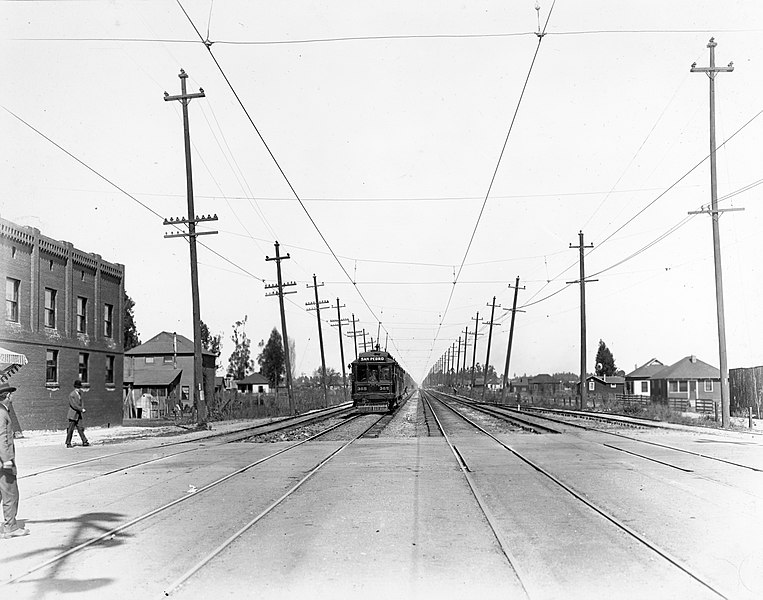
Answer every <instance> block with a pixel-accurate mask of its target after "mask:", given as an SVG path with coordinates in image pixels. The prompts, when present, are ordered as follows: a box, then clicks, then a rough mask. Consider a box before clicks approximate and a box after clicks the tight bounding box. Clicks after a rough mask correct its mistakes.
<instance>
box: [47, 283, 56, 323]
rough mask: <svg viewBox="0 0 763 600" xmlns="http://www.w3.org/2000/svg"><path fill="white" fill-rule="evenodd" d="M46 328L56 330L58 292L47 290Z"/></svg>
mask: <svg viewBox="0 0 763 600" xmlns="http://www.w3.org/2000/svg"><path fill="white" fill-rule="evenodd" d="M45 327H50V328H51V329H55V328H56V290H54V289H51V288H45Z"/></svg>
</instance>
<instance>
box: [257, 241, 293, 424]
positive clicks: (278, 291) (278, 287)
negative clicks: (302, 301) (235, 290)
mask: <svg viewBox="0 0 763 600" xmlns="http://www.w3.org/2000/svg"><path fill="white" fill-rule="evenodd" d="M275 249H276V255H275V256H274V257H270V256H266V257H265V260H266V261H275V263H276V274H277V277H278V283H271V284H265V289H266V290H269V289H273V290H275V291H274V292H268V293H266V294H265V296H278V303H279V304H280V307H281V337H283V347H284V353H283V354H284V359H285V362H286V393H287V395H288V397H289V412H291V414H292V415H296V414H297V408H296V406H295V405H294V392H293V390H292V387H291V359H290V358H289V337H288V334H287V333H286V310H285V308H284V304H283V297H284V295H286V294H296V293H297V290H284V288H285V287H291V286H294V285H297V283H296V282H295V281H288V282H286V283H284V282H283V279H282V278H281V261H282V260H288V259H289V258H291V256H289V254H288V253H287V254H286V256H281V253H280V250H279V249H280V244H279V243H278V242H277V241H276V242H275ZM277 379H278V378H276V385H278V380H277Z"/></svg>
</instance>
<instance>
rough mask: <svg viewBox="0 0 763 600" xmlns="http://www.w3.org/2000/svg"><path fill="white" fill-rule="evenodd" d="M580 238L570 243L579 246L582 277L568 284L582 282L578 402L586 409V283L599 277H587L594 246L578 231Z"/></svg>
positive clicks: (581, 407)
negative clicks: (587, 262)
mask: <svg viewBox="0 0 763 600" xmlns="http://www.w3.org/2000/svg"><path fill="white" fill-rule="evenodd" d="M578 238H579V239H580V245H579V246H573V245H572V244H570V248H577V249H578V250H579V251H580V279H578V280H577V281H568V282H567V285H569V284H572V283H579V284H580V383H579V384H578V386H579V389H578V402H579V403H580V406H579V408H580V410H585V407H586V406H587V404H588V393H587V390H586V383H585V382H586V314H585V284H586V283H593V282H595V281H599V280H598V279H588V280H587V279H586V278H585V249H586V248H593V244H589V245H588V246H586V245H585V243H584V242H583V232H582V231H580V232H578Z"/></svg>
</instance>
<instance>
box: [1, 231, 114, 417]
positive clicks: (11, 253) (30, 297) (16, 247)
mask: <svg viewBox="0 0 763 600" xmlns="http://www.w3.org/2000/svg"><path fill="white" fill-rule="evenodd" d="M0 259H1V260H0V265H2V270H0V284H2V285H3V286H5V284H6V279H7V278H9V277H10V278H13V279H16V280H18V281H19V282H20V286H19V319H18V322H13V321H11V320H9V315H8V314H6V310H5V307H4V308H3V315H2V318H0V346H3V347H5V348H7V349H9V350H12V351H14V352H20V353H22V354H24V355H25V356H26V357H27V360H28V361H29V362H28V364H27V365H26V366H25V367H23V368H21V369H20V370H19V371H18V372H17V373H16V374H14V375H13V376H12V378H11V380H10V383H11V384H12V385H14V386H16V387H17V388H18V391H17V392H16V393H15V394H14V408H15V411H16V414H17V415H18V418H19V422H20V424H21V427H22V429H27V430H28V429H62V428H65V427H66V424H67V419H66V412H67V410H68V395H69V392H70V391H71V390H72V389H73V388H72V384H73V382H74V380H75V379H77V378H78V377H79V358H80V354H86V355H87V357H88V377H87V379H88V382H87V386H86V387H87V389H88V390H89V391H88V392H87V393H86V394H85V407H86V409H87V413H86V415H85V416H86V421H85V422H86V425H87V424H89V425H107V424H110V425H119V424H121V423H122V380H123V378H122V374H123V362H124V351H123V347H122V327H121V319H122V304H123V303H122V298H123V289H124V288H123V278H124V267H122V265H117V264H112V263H108V262H106V261H103V260H102V259H101V257H100V256H98V255H96V254H85V253H83V252H82V251H80V250H77V249H75V248H74V247H73V246H72V245H71V244H68V243H67V242H58V241H56V240H52V239H50V238H46V237H45V236H43V235H41V234H40V232H39V231H38V230H36V229H32V228H26V227H19V226H17V225H14V224H13V223H10V222H9V221H5V220H4V219H0ZM46 288H50V289H54V290H56V302H55V308H56V322H55V327H52V328H51V327H46V326H45V289H46ZM78 296H79V297H83V298H87V326H86V331H85V332H83V333H78V332H77V319H76V317H77V297H78ZM104 304H110V305H112V306H113V307H114V309H113V329H112V337H106V336H105V335H104V327H103V306H104ZM48 350H54V351H56V352H57V358H58V360H57V377H56V378H55V380H54V381H47V378H46V366H47V365H46V353H47V351H48ZM107 357H113V360H114V372H113V373H114V374H113V383H110V384H107V383H106V361H107Z"/></svg>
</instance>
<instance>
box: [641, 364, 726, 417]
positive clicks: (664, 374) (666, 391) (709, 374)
mask: <svg viewBox="0 0 763 600" xmlns="http://www.w3.org/2000/svg"><path fill="white" fill-rule="evenodd" d="M651 382H652V390H651V396H652V401H656V402H663V403H667V404H671V405H672V404H675V405H676V407H679V406H680V407H681V408H682V409H683V410H686V409H687V408H690V409H694V410H712V406H713V403H715V402H719V401H720V399H721V383H720V382H721V372H720V370H718V369H717V368H716V367H714V366H712V365H709V364H707V363H706V362H703V361H701V360H699V359H698V358H697V357H696V356H694V355H693V354H692V355H691V356H686V357H684V358H682V359H681V360H679V361H678V362H676V363H674V364H672V365H670V366H669V367H665V368H663V369H661V370H659V371H658V372H657V373H654V374H653V375H652V377H651ZM708 407H710V408H708Z"/></svg>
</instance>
